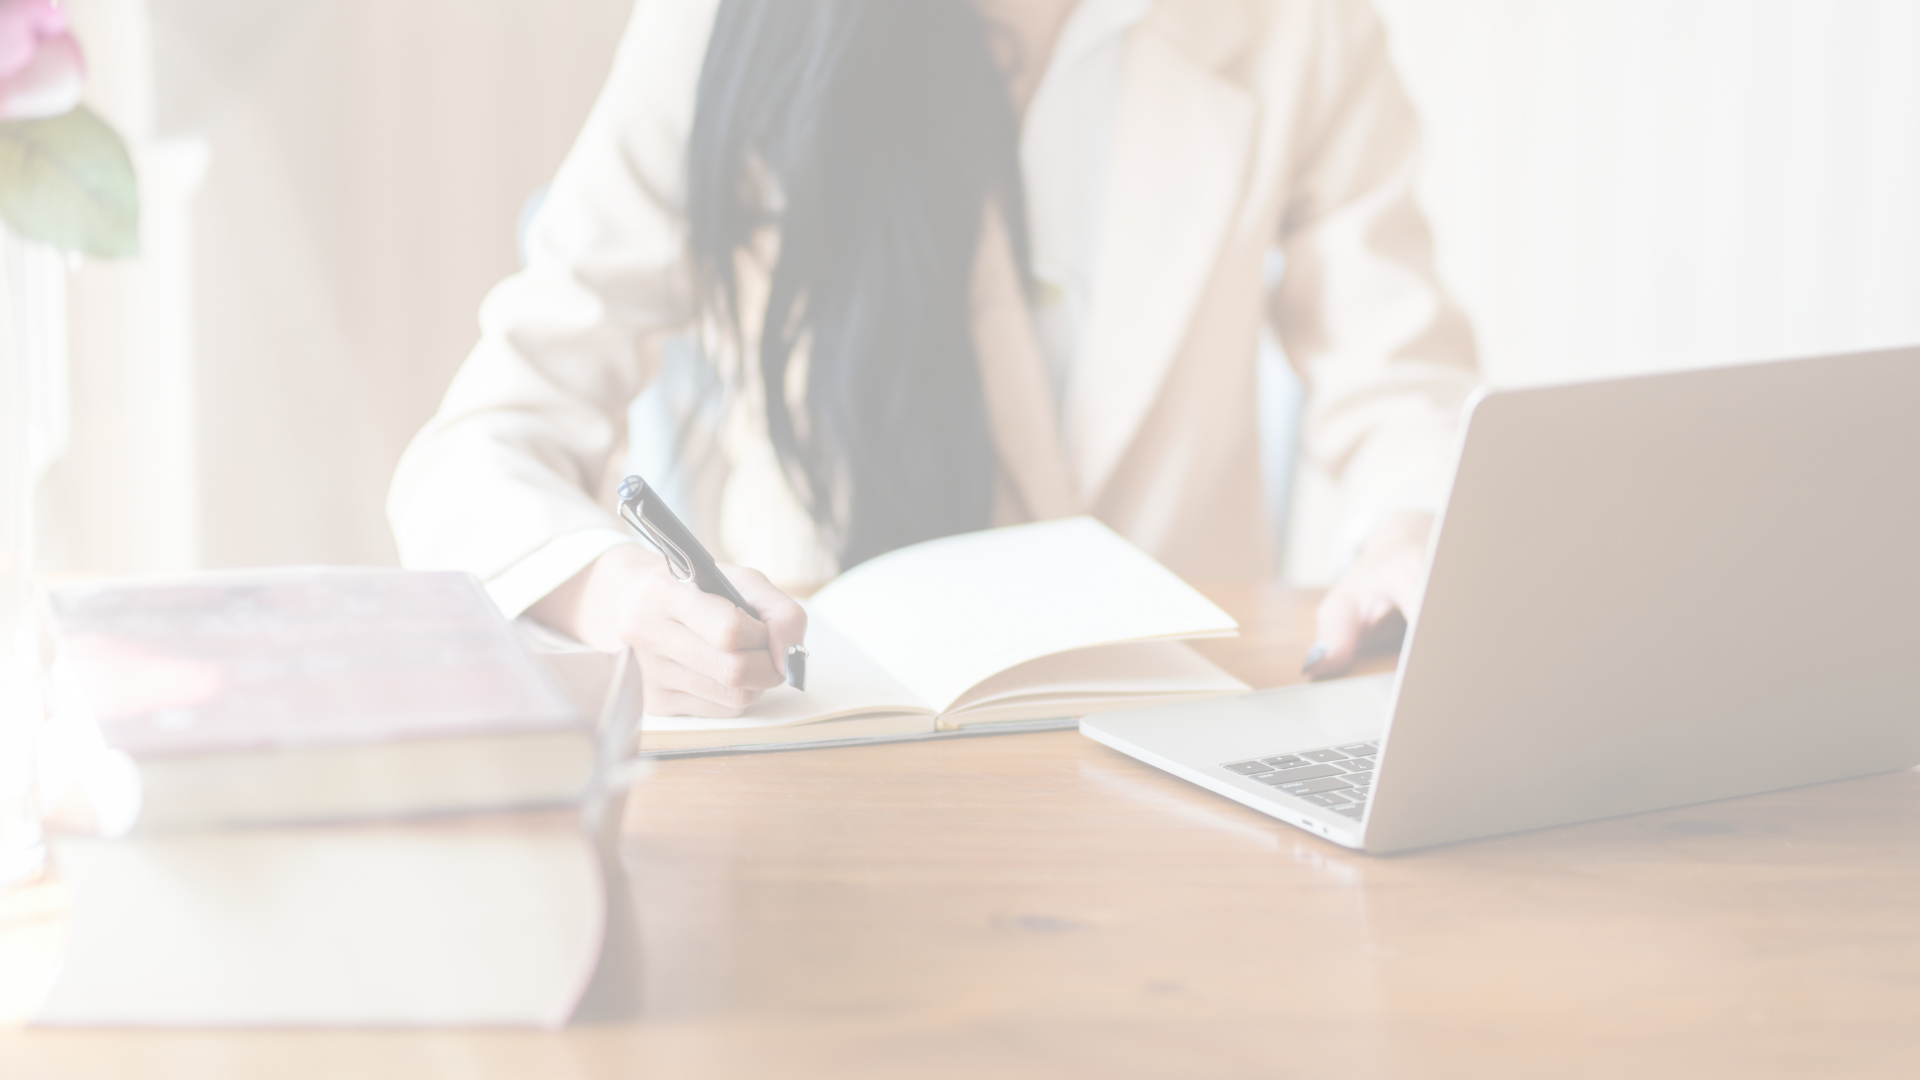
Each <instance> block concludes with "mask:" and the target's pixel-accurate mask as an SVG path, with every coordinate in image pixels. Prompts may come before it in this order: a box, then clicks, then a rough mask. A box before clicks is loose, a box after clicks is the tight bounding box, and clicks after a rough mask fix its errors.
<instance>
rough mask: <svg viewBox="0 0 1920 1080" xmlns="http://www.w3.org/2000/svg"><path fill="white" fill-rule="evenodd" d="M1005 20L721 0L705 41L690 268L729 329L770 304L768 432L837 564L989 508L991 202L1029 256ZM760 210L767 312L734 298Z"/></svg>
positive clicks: (833, 2) (878, 6) (891, 6)
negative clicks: (802, 368) (977, 339)
mask: <svg viewBox="0 0 1920 1080" xmlns="http://www.w3.org/2000/svg"><path fill="white" fill-rule="evenodd" d="M992 34H993V29H992V27H991V26H990V25H989V23H988V22H987V21H986V19H985V17H984V16H982V15H981V14H980V12H979V11H978V10H976V8H975V7H974V4H973V2H972V0H723V2H722V3H721V4H720V8H719V12H718V14H717V16H716V18H715V23H714V28H713V36H712V38H711V40H710V43H709V44H708V46H707V56H706V62H705V66H704V67H703V68H702V70H701V73H700V87H699V97H698V99H697V104H696V107H695V110H694V121H693V132H692V135H691V138H690V140H689V144H688V163H689V165H688V168H689V180H690V185H689V189H688V190H689V197H688V219H689V244H690V247H691V249H692V256H693V263H694V268H695V272H696V278H697V280H698V282H699V283H700V288H701V292H702V297H703V302H704V303H705V304H706V305H707V307H708V309H709V310H710V311H711V312H712V313H713V314H714V315H716V316H718V317H719V319H720V322H721V325H723V326H728V327H731V328H733V329H734V331H735V332H736V333H737V332H738V330H739V329H740V327H741V326H742V324H743V323H744V321H745V320H749V319H753V318H756V317H757V318H760V319H761V333H760V349H759V353H760V355H759V377H760V379H761V380H762V383H763V385H764V387H765V390H766V401H767V427H768V431H769V433H770V434H771V436H772V439H773V445H774V449H775V450H776V451H777V452H778V454H779V457H780V460H781V463H782V464H783V465H784V466H785V468H786V471H787V476H788V480H789V482H790V483H792V484H793V486H794V489H795V490H796V491H797V492H798V493H799V495H800V497H801V500H802V502H803V503H804V504H805V505H806V506H807V507H808V509H809V511H810V512H811V514H812V516H813V519H814V521H815V522H816V523H817V524H818V525H819V526H820V527H821V529H822V532H823V536H825V537H826V539H827V541H828V543H829V544H830V545H831V546H832V547H833V548H834V549H835V550H836V551H837V553H838V555H839V557H840V564H841V566H842V567H843V568H845V567H851V566H853V565H855V564H857V563H859V562H861V561H863V560H865V559H868V558H871V557H872V556H874V555H878V554H881V553H883V552H886V551H890V550H892V549H893V548H896V547H900V546H902V545H905V544H910V543H913V542H915V541H918V540H924V539H928V538H931V537H935V536H945V535H948V534H950V533H955V532H964V531H967V530H969V529H977V528H984V527H986V526H987V525H988V524H989V518H990V516H991V513H992V504H993V483H994V448H993V441H992V434H991V432H990V430H989V428H988V423H987V412H986V402H985V397H984V394H983V392H982V389H981V379H980V369H979V363H978V360H977V358H976V355H975V350H974V344H973V335H972V325H971V284H972V273H973V263H974V255H975V252H976V250H977V249H978V247H979V240H980V230H981V225H982V221H983V217H984V215H985V214H986V213H987V211H988V208H989V206H993V207H996V208H997V209H998V210H999V212H1000V214H1001V215H1002V216H1003V218H1004V220H1005V221H1006V223H1007V229H1008V232H1009V234H1010V237H1011V238H1012V241H1013V246H1014V250H1015V253H1016V258H1017V259H1018V261H1019V263H1020V266H1021V269H1022V273H1023V275H1024V273H1025V267H1026V230H1025V216H1024V199H1023V198H1022V195H1021V188H1020V172H1019V161H1018V156H1017V126H1018V121H1017V118H1016V117H1015V114H1014V110H1013V106H1012V104H1011V102H1010V101H1009V99H1008V96H1007V83H1006V76H1005V73H1004V71H1003V69H1002V68H1001V66H1000V65H999V63H998V62H997V61H996V59H995V56H994V50H993V39H992ZM776 193H777V194H776ZM768 227H773V228H775V229H777V231H778V234H779V237H780V245H779V257H778V260H777V262H776V264H775V266H774V268H773V276H772V283H771V291H770V294H769V298H768V301H767V307H766V311H765V312H764V313H757V312H748V311H741V310H740V309H739V303H740V292H739V285H738V280H737V278H736V276H735V258H736V255H737V253H739V252H740V251H742V250H744V249H747V248H748V247H749V246H750V245H752V243H753V242H754V238H755V236H756V234H758V233H759V232H760V231H761V230H762V229H765V228H768ZM801 347H804V349H805V355H806V387H805V398H804V401H805V409H804V414H803V415H801V416H799V417H796V416H795V415H794V412H793V410H792V409H791V408H790V406H789V402H788V395H787V385H788V371H789V368H790V367H791V365H792V363H793V360H794V356H795V351H796V349H797V348H801Z"/></svg>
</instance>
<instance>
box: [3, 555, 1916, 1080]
mask: <svg viewBox="0 0 1920 1080" xmlns="http://www.w3.org/2000/svg"><path fill="white" fill-rule="evenodd" d="M1214 592H1215V595H1216V597H1217V598H1218V599H1220V600H1221V601H1223V602H1224V603H1225V604H1227V606H1229V607H1230V608H1232V609H1234V611H1235V613H1236V614H1237V615H1239V616H1241V618H1242V620H1243V621H1244V622H1245V623H1247V625H1248V628H1249V633H1248V635H1247V638H1246V639H1245V640H1243V641H1242V642H1239V643H1221V644H1218V645H1215V646H1211V647H1210V651H1212V652H1214V654H1215V655H1216V657H1217V658H1219V659H1220V660H1221V661H1222V662H1224V663H1228V664H1230V665H1231V666H1233V667H1234V668H1235V670H1237V671H1238V672H1240V673H1241V674H1243V675H1244V676H1246V677H1248V678H1250V679H1252V680H1253V681H1256V682H1259V683H1261V684H1273V683H1277V682H1285V681H1288V680H1289V679H1290V678H1292V677H1296V676H1292V675H1291V674H1290V672H1291V669H1292V667H1293V666H1294V665H1295V664H1297V662H1298V661H1297V658H1298V657H1299V655H1300V653H1301V652H1302V651H1303V649H1304V647H1305V644H1306V637H1307V634H1308V621H1309V612H1310V603H1309V602H1310V599H1311V598H1310V597H1308V596H1305V595H1302V594H1297V593H1291V592H1288V591H1285V590H1281V589H1259V590H1252V589H1228V590H1215V591H1214ZM627 836H628V839H627V842H626V851H625V855H626V860H627V865H628V867H629V868H630V870H631V872H632V874H633V877H634V881H635V884H636V886H637V890H638V895H639V897H640V900H639V902H638V906H639V918H640V920H641V933H642V935H643V938H644V942H645V947H646V962H645V984H646V985H645V995H646V1000H647V1019H646V1020H645V1021H644V1022H643V1023H640V1024H636V1025H632V1026H614V1027H606V1028H598V1029H590V1030H580V1031H574V1032H569V1033H565V1034H556V1035H547V1034H538V1033H525V1032H445V1033H367V1032H341V1033H331V1032H320V1033H246V1034H233V1033H190V1032H189V1033H61V1032H28V1033H11V1034H0V1076H4V1077H6V1078H7V1080H37V1078H40V1077H59V1078H61V1080H67V1078H80V1077H87V1078H90V1077H101V1078H109V1077H110V1078H114V1080H121V1078H139V1077H169V1078H171V1077H181V1078H189V1077H190V1078H193V1080H213V1078H221V1077H249V1078H252V1077H275V1078H300V1077H335V1076H342V1077H344V1076H352V1077H356V1078H385V1077H394V1078H401V1077H405V1078H409V1080H411V1078H423V1077H469V1076H471V1077H515V1078H522V1077H539V1078H560V1080H565V1078H574V1077H592V1078H602V1077H616V1076H618V1077H645V1076H652V1077H672V1078H676V1080H677V1078H691V1077H708V1076H766V1077H791V1076H821V1077H836V1078H841V1077H886V1078H895V1077H918V1076H931V1077H1028V1076H1033V1077H1042V1076H1046V1077H1052V1076H1063V1077H1064V1076H1074V1077H1077V1076H1086V1077H1099V1078H1113V1077H1181V1076H1202V1075H1206V1076H1220V1077H1292V1076H1328V1077H1342V1078H1348V1077H1353V1078H1361V1077H1473V1078H1483V1077H1506V1076H1512V1077H1528V1078H1536V1077H1543V1078H1563V1077H1605V1078H1609V1080H1615V1078H1624V1077H1645V1076H1673V1077H1690V1078H1695V1077H1743V1078H1761V1077H1775V1076H1807V1077H1841V1076H1845V1077H1882V1076H1884V1077H1913V1076H1920V775H1916V774H1914V773H1900V774H1895V775H1890V776H1881V777H1874V778H1869V779H1865V780H1858V781H1852V782H1848V783H1842V784H1832V785H1827V786H1824V787H1819V788H1808V789H1802V790H1798V791H1792V792H1786V793H1782V794H1775V795H1764V796H1758V797H1755V798H1749V799H1741V800H1735V801H1731V802H1724V803H1718V804H1714V805H1709V806H1701V807H1693V808H1689V809H1684V810H1676V811H1669V812H1663V813H1656V814H1648V815H1643V816H1640V817H1634V818H1628V819H1622V820H1615V821H1606V822H1599V823H1594V824H1589V825H1583V826H1577V827H1572V828H1564V829H1557V830H1551V831H1547V832H1541V833H1535V834H1530V835H1523V836H1516V837H1508V838H1504V839H1497V840H1491V841H1483V842H1479V843H1473V844H1466V845H1459V846H1455V847H1451V848H1446V849H1441V850H1437V851H1430V852H1424V853H1418V854H1414V855H1408V856H1401V857H1396V858H1387V859H1380V858H1371V857H1367V856H1362V855H1355V854H1352V853H1349V852H1347V851H1345V850H1343V849H1340V848H1337V847H1333V846H1331V845H1329V844H1326V843H1322V842H1320V841H1317V840H1315V839H1313V838H1312V837H1310V836H1308V835H1306V834H1305V833H1303V832H1300V831H1298V830H1295V829H1293V828H1291V827H1289V826H1286V825H1282V824H1280V823H1278V822H1275V821H1272V820H1270V819H1268V818H1265V817H1263V816H1261V815H1259V814H1256V813H1253V812H1252V811H1249V810H1246V809H1244V808H1242V807H1239V806H1237V805H1235V804H1233V803H1231V802H1228V801H1227V800H1225V799H1221V798H1218V797H1216V796H1213V795H1211V794H1208V793H1206V792H1203V791H1201V790H1199V789H1197V788H1194V787H1191V786H1189V785H1187V784H1185V783H1182V782H1180V781H1177V780H1173V779H1170V778H1168V777H1167V776H1165V775H1163V774H1161V773H1158V772H1156V771H1154V770H1152V769H1149V768H1147V767H1145V766H1142V765H1140V764H1138V763H1136V762H1134V761H1132V760H1131V759H1128V758H1126V757H1124V756H1122V755H1120V754H1117V753H1114V752H1112V751H1109V750H1107V749H1106V748H1104V747H1102V746H1099V745H1097V744H1095V743H1093V742H1091V741H1090V740H1087V739H1084V738H1081V737H1080V736H1078V735H1076V734H1073V733H1055V734H1046V735H1021V736H1007V737H1000V738H983V739H967V740H955V741H949V742H942V743H934V744H918V745H914V744H907V745H895V746H879V747H867V748H860V749H850V750H819V751H809V752H798V753H788V754H773V755H763V756H735V757H713V758H703V759H692V760H683V761H675V762H670V763H667V764H664V765H663V766H662V767H661V768H660V770H659V772H658V773H657V774H656V775H655V776H654V777H653V778H652V780H651V781H649V782H648V783H646V784H645V785H643V786H642V787H641V788H640V789H639V790H638V791H637V793H636V796H635V798H634V800H633V802H632V805H631V816H630V818H629V821H628V829H627Z"/></svg>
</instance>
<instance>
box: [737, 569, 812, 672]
mask: <svg viewBox="0 0 1920 1080" xmlns="http://www.w3.org/2000/svg"><path fill="white" fill-rule="evenodd" d="M720 570H721V572H722V573H724V574H726V575H727V580H729V581H731V582H733V587H734V588H736V589H739V590H740V595H741V596H744V597H746V598H747V603H749V604H752V605H753V606H754V609H755V610H756V611H758V612H760V621H761V624H762V625H764V626H765V627H766V631H767V652H768V653H769V654H771V655H772V657H773V662H774V665H775V666H776V667H778V668H779V670H780V675H781V677H782V678H785V677H786V674H787V646H789V645H805V644H806V643H807V612H806V609H805V608H803V607H801V606H800V603H799V601H797V600H795V599H794V598H793V597H791V596H788V595H787V594H786V593H783V592H781V591H780V590H779V589H776V588H774V587H773V583H772V582H770V581H768V580H767V579H766V576H765V575H763V574H762V573H760V571H758V570H749V569H747V568H746V567H744V566H722V567H721V568H720Z"/></svg>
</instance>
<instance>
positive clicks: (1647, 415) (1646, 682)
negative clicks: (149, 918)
mask: <svg viewBox="0 0 1920 1080" xmlns="http://www.w3.org/2000/svg"><path fill="white" fill-rule="evenodd" d="M1429 559H1430V562H1429V572H1428V580H1427V587H1426V594H1425V598H1424V601H1423V603H1422V605H1421V608H1420V611H1419V615H1418V617H1417V618H1416V619H1415V620H1414V622H1413V624H1412V625H1411V626H1410V627H1409V628H1408V631H1407V635H1406V639H1405V641H1404V643H1403V645H1402V648H1401V655H1400V664H1399V668H1398V670H1397V672H1396V673H1395V674H1394V675H1391V676H1384V675H1383V676H1375V677H1368V678H1356V679H1344V680H1335V681H1330V682H1325V683H1319V684H1311V685H1307V686H1300V687H1290V688H1285V689H1279V690H1270V691H1265V692H1260V693H1254V694H1250V695H1245V696H1241V697H1235V698H1227V699H1214V700H1212V701H1207V702H1202V703H1188V704H1183V705H1169V706H1157V707H1150V708H1142V709H1134V710H1128V711H1124V712H1113V713H1106V714H1103V715H1099V716H1090V717H1087V718H1085V719H1083V720H1082V721H1081V723H1080V730H1081V731H1082V732H1083V733H1085V734H1086V735H1088V736H1090V737H1091V738H1094V739H1096V740H1098V741H1100V742H1102V743H1105V744H1106V745H1108V746H1110V747H1113V748H1114V749H1116V750H1119V751H1121V752H1123V753H1126V754H1130V755H1132V756H1134V757H1136V758H1139V759H1140V760H1141V761H1144V762H1147V763H1148V764H1151V765H1155V766H1157V767H1159V768H1161V769H1165V770H1166V771H1168V772H1170V773H1173V774H1174V775H1176V776H1179V777H1182V778H1183V779H1186V780H1190V781H1192V782H1193V783H1196V784H1199V785H1200V786H1202V787H1204V788H1207V789H1209V790H1211V791H1214V792H1217V793H1219V794H1221V795H1224V796H1226V797H1227V798H1230V799H1233V800H1235V801H1237V802H1240V803H1244V804H1245V805H1247V806H1250V807H1252V808H1254V809H1256V810H1259V811H1261V812H1263V813H1266V814H1271V815H1273V816H1274V817H1277V818H1279V819H1281V820H1282V821H1286V822H1290V823H1292V824H1294V825H1298V826H1299V827H1301V828H1303V829H1306V830H1307V831H1309V832H1312V833H1315V834H1317V835H1320V836H1324V837H1326V838H1327V839H1329V840H1332V841H1334V842H1335V843H1339V844H1344V845H1346V846H1348V847H1351V848H1356V849H1360V850H1364V851H1369V852H1393V851H1404V850H1408V849H1413V848H1421V847H1427V846H1431V845H1435V844H1444V843H1449V842H1453V841H1459V840H1469V839H1474V838H1477V837H1485V836H1493V835H1497V834H1501V833H1511V832H1518V831H1521V830H1526V829H1538V828H1543V827H1547V826H1553V825H1563V824H1568V823H1572V822H1579V821H1589V820H1594V819H1598V818H1605V817H1612V816H1616V815H1621V814H1632V813H1638V812H1642V811H1647V810H1656V809H1661V808H1664V807H1672V806H1681V805H1685V804H1689V803H1700V802H1708V801H1711V800H1715V799H1725V798H1730V797H1733V796H1738V795H1748V794H1752V793H1755V792H1761V791H1771V790H1777V789H1781V788H1789V787H1797V786H1800V785H1804V784H1815V783H1820V782H1823V781H1829V780H1838V779H1842V778H1845V777H1853V776H1861V775H1865V774H1869V773H1878V772H1888V771H1892V770H1897V769H1906V768H1911V767H1913V766H1914V765H1915V764H1916V763H1920V348H1910V349H1898V350H1891V351H1883V352H1873V353H1863V354H1855V355H1847V356H1829V357H1820V358H1813V359H1805V360H1791V361H1775V362H1769V363H1758V364H1746V365H1740V366H1734V367H1723V368H1714V369H1708V370H1699V371H1688V372H1680V373H1674V374H1661V375H1648V376H1639V377H1632V378H1621V379H1610V380H1605V381H1598V382H1588V383H1579V384H1571V385H1561V386H1550V387H1536V388H1528V389H1513V390H1493V391H1488V392H1484V393H1482V394H1481V395H1480V396H1478V397H1477V398H1476V399H1475V400H1474V401H1473V402H1472V404H1471V405H1470V406H1469V407H1468V422H1467V424H1466V425H1465V432H1464V434H1463V436H1462V439H1461V444H1460V449H1459V455H1458V458H1457V461H1456V464H1455V471H1454V480H1453V488H1452V492H1451V493H1450V495H1449V496H1448V499H1447V504H1446V507H1445V509H1444V511H1443V512H1442V514H1441V516H1440V520H1439V522H1438V524H1437V525H1436V528H1435V531H1434V536H1433V541H1432V547H1431V550H1430V551H1429Z"/></svg>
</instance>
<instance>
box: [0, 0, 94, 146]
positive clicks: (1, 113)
mask: <svg viewBox="0 0 1920 1080" xmlns="http://www.w3.org/2000/svg"><path fill="white" fill-rule="evenodd" d="M85 71H86V64H85V62H84V61H83V60H82V59H81V58H80V46H79V44H78V43H76V42H75V41H74V40H73V35H72V34H69V33H68V32H67V12H66V9H65V8H60V7H56V6H55V5H54V3H53V0H0V120H40V119H44V118H46V117H49V116H59V115H60V114H61V113H64V112H66V111H68V110H69V109H72V108H73V107H74V106H75V105H78V104H80V80H81V77H82V75H84V74H85Z"/></svg>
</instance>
